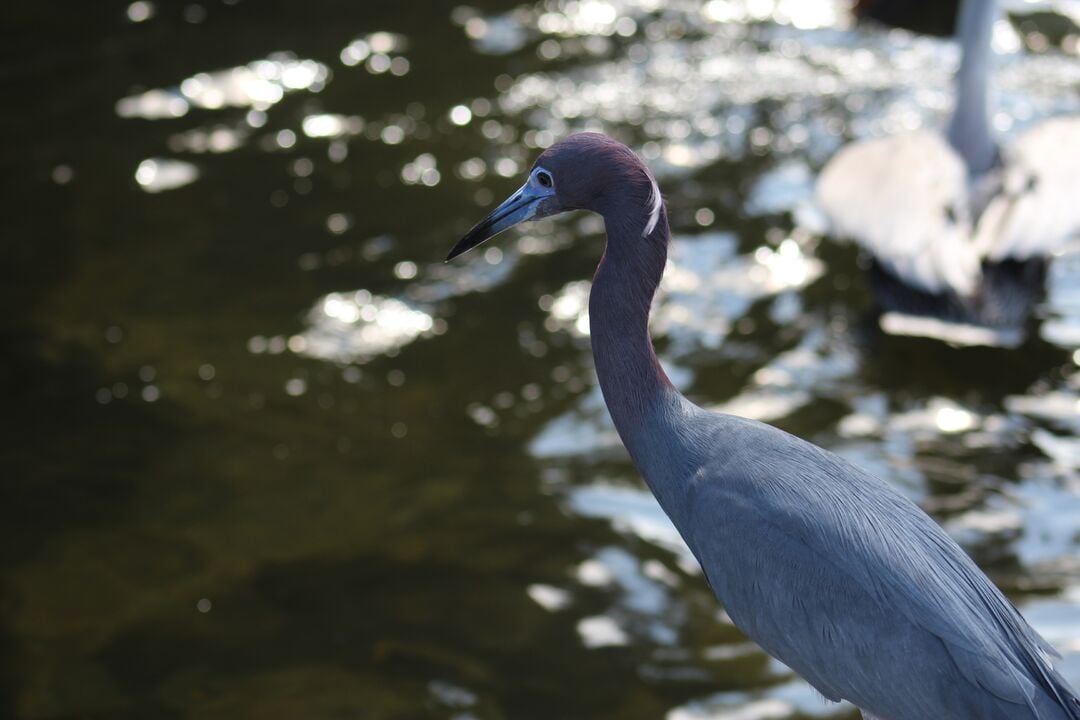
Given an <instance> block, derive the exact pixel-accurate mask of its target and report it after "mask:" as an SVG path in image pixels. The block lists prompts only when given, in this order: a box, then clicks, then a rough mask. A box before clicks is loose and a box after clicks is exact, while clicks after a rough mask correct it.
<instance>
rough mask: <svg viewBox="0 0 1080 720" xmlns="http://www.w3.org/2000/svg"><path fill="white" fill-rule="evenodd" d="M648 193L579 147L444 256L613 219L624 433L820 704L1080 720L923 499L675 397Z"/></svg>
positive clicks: (605, 350) (656, 230) (745, 611)
mask: <svg viewBox="0 0 1080 720" xmlns="http://www.w3.org/2000/svg"><path fill="white" fill-rule="evenodd" d="M654 187H655V181H654V180H653V178H652V176H651V174H650V173H649V171H648V170H647V169H646V167H645V166H644V164H643V163H641V161H640V160H638V158H637V157H636V156H635V155H634V154H633V153H632V152H630V151H629V150H628V149H627V148H626V147H625V146H623V145H621V144H619V143H617V142H615V141H613V140H611V139H609V138H607V137H605V136H603V135H596V134H581V135H574V136H571V137H569V138H567V139H566V140H563V141H562V142H560V143H558V144H557V145H555V146H554V147H552V148H551V149H549V150H547V151H545V152H544V153H543V154H542V155H541V156H540V158H539V159H538V160H537V162H536V164H535V165H534V167H533V170H532V172H531V173H530V176H529V181H528V182H527V183H526V184H525V185H524V186H523V187H522V188H521V189H520V190H518V191H517V192H516V193H514V195H512V196H511V197H510V198H509V199H508V200H507V201H506V202H505V203H503V204H502V205H500V206H499V207H498V208H496V210H495V211H493V212H492V213H491V215H489V216H488V217H487V218H485V220H483V221H481V223H479V224H478V225H477V226H476V227H475V228H473V230H472V231H470V232H469V233H468V234H467V235H466V236H465V237H464V238H463V239H462V240H461V241H460V242H459V243H458V244H457V246H455V248H454V249H453V250H452V251H451V253H450V258H452V257H454V256H456V255H458V254H460V253H462V252H465V251H466V250H468V249H470V248H472V247H474V246H475V245H478V244H479V243H481V242H483V241H484V240H486V239H487V238H489V237H491V236H492V235H494V234H496V233H497V232H500V231H501V230H503V229H506V228H507V227H510V226H512V225H514V224H516V223H517V222H520V221H522V220H525V219H530V218H536V217H543V216H546V215H553V214H556V213H559V212H563V211H566V210H572V209H586V210H591V211H594V212H598V213H600V214H601V215H602V216H603V217H604V220H605V225H606V228H607V233H608V242H607V247H606V250H605V253H604V257H603V259H602V260H601V262H600V265H599V267H598V268H597V272H596V276H595V278H594V281H593V288H592V293H591V296H590V299H589V312H590V327H591V330H592V343H593V357H594V359H595V364H596V371H597V376H598V379H599V381H600V386H601V389H602V390H603V394H604V400H605V402H606V403H607V406H608V410H609V412H610V413H611V417H612V420H613V421H614V423H615V427H616V428H617V430H618V432H619V435H620V437H621V438H622V440H623V443H624V444H625V445H626V448H627V450H628V451H629V453H630V455H631V457H632V458H633V460H634V462H635V464H636V465H637V467H638V468H639V469H640V471H641V473H642V475H643V477H644V478H645V481H646V483H647V484H648V485H649V488H650V489H651V490H652V492H653V493H654V495H655V496H656V497H657V499H658V501H659V502H660V505H661V506H662V507H663V509H664V511H665V512H666V513H667V514H668V516H669V517H670V518H671V520H672V522H673V523H674V525H675V527H676V528H677V529H678V530H679V532H680V533H681V535H682V537H683V539H684V540H685V541H686V544H687V545H688V546H689V547H690V549H691V551H692V552H693V553H694V555H695V557H696V558H697V559H698V561H699V562H700V564H701V566H702V568H703V569H704V572H705V575H706V577H707V578H708V581H709V583H710V585H711V586H712V588H713V590H714V592H715V593H716V595H717V597H718V598H719V599H720V601H721V602H722V603H723V605H724V607H725V609H726V610H727V612H728V614H729V615H730V616H731V618H732V619H733V620H734V622H735V624H736V625H737V626H738V627H739V628H740V629H741V630H742V631H743V632H744V633H746V635H747V636H748V637H750V638H751V639H753V640H754V641H756V642H757V643H758V644H760V645H761V647H763V648H764V649H765V650H766V651H767V652H769V653H770V654H772V655H774V656H775V657H777V658H779V659H780V660H782V661H783V662H784V663H786V664H787V665H788V666H790V667H791V668H792V669H794V670H795V671H796V672H798V673H799V674H800V675H801V676H802V677H804V678H805V679H806V680H807V681H808V682H810V684H812V685H813V686H814V687H815V688H817V690H818V691H820V692H821V694H822V695H824V696H825V697H826V698H829V699H830V700H840V699H846V700H849V701H851V702H852V703H854V704H855V705H857V706H858V707H860V708H861V709H862V710H863V711H864V714H865V715H866V716H867V717H877V718H880V719H881V720H927V719H928V718H935V719H937V720H949V719H953V720H972V719H973V718H980V719H987V720H1006V719H1007V720H1017V719H1029V720H1033V719H1038V720H1080V701H1078V700H1077V696H1076V694H1075V692H1074V691H1073V690H1071V689H1070V688H1069V687H1068V686H1067V684H1066V683H1065V681H1064V680H1063V679H1062V678H1061V677H1060V676H1059V675H1058V674H1057V673H1056V671H1055V670H1054V669H1053V667H1052V666H1051V663H1050V656H1051V655H1053V654H1054V652H1053V649H1052V648H1051V647H1050V645H1049V644H1048V643H1047V642H1046V641H1045V640H1043V639H1042V638H1041V637H1040V636H1039V635H1038V634H1037V633H1036V632H1035V631H1034V630H1033V629H1032V628H1031V627H1030V626H1029V625H1028V624H1027V623H1026V622H1025V621H1024V619H1023V617H1021V615H1020V614H1019V612H1018V611H1017V610H1016V609H1015V608H1014V607H1013V606H1012V605H1011V604H1010V603H1009V601H1008V600H1007V599H1006V598H1005V597H1004V596H1003V595H1002V594H1001V592H1000V591H999V590H998V589H997V588H996V587H995V586H994V585H993V584H992V583H991V582H990V581H989V579H987V577H986V576H985V575H984V574H983V573H982V572H981V571H980V570H979V569H978V567H977V566H976V565H975V564H974V562H972V560H971V559H970V558H969V557H968V556H967V555H966V554H965V553H964V552H963V551H962V550H961V549H960V547H959V546H957V545H956V543H954V542H953V541H952V540H951V539H950V538H949V537H948V535H946V534H945V533H944V532H943V531H942V530H941V529H940V528H939V527H938V526H937V525H936V524H935V523H934V522H933V520H931V519H930V518H929V517H928V516H927V515H926V514H925V513H923V512H922V511H921V510H920V509H919V508H918V507H917V506H916V505H915V504H913V503H912V502H911V501H909V500H908V499H906V498H905V497H904V496H903V495H901V494H900V493H898V492H897V491H896V490H895V489H893V488H892V487H891V486H890V485H888V484H887V483H885V482H883V481H881V480H879V479H877V478H875V477H874V476H872V475H870V474H869V473H866V472H865V471H863V470H861V469H859V468H858V467H855V466H854V465H852V464H850V463H848V462H847V461H845V460H843V459H841V458H840V457H838V456H836V455H834V454H832V453H829V452H827V451H825V450H822V449H821V448H818V447H816V446H814V445H811V444H810V443H807V442H805V441H803V440H800V439H798V438H796V437H794V436H792V435H789V434H787V433H785V432H782V431H781V430H778V429H776V428H773V427H771V426H768V425H764V424H761V423H757V422H753V421H750V420H746V419H742V418H738V417H734V416H730V415H724V414H720V413H715V412H708V411H705V410H702V409H701V408H698V407H696V406H695V405H693V404H692V403H691V402H690V401H689V400H687V399H686V398H685V397H683V396H682V395H681V394H680V393H679V392H678V391H677V390H676V389H675V388H674V387H673V386H672V385H671V383H670V382H669V381H668V379H667V377H666V376H665V374H664V372H663V370H662V369H661V368H660V365H659V363H658V361H657V358H656V355H655V352H654V350H653V347H652V344H651V342H650V340H649V332H648V317H649V309H650V305H651V301H652V297H653V294H654V292H655V290H656V287H657V285H658V283H659V281H660V277H661V275H662V273H663V270H664V264H665V261H666V257H667V245H668V242H669V239H670V231H669V228H668V223H667V214H666V210H665V209H664V207H663V205H662V204H661V205H660V206H659V208H658V209H657V210H653V208H654V207H655V203H654V197H655V195H654V194H655V192H656V191H655V190H654ZM448 259H449V258H448Z"/></svg>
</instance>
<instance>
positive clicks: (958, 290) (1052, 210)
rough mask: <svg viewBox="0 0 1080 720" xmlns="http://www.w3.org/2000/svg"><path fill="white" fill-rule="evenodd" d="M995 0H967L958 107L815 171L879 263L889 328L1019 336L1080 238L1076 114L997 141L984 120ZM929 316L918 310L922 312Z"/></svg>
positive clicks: (1079, 121) (843, 221) (960, 337)
mask: <svg viewBox="0 0 1080 720" xmlns="http://www.w3.org/2000/svg"><path fill="white" fill-rule="evenodd" d="M999 14H1000V10H999V8H998V6H997V2H996V0H963V2H962V3H961V6H960V13H959V17H958V30H959V39H960V43H961V47H962V51H963V55H962V60H961V62H960V68H959V70H958V71H957V74H956V80H955V91H956V105H955V108H954V110H953V115H952V118H951V120H950V121H949V124H948V128H947V130H946V132H945V133H944V134H942V133H939V132H934V131H929V130H923V131H917V132H910V133H904V134H899V135H894V136H891V137H886V138H880V139H870V140H861V141H858V142H854V143H852V144H850V145H847V146H845V147H844V148H842V149H841V150H840V151H839V152H838V153H837V154H836V155H835V156H834V157H833V158H832V159H831V160H830V161H829V163H828V164H827V165H826V166H825V168H824V170H823V171H822V173H821V176H820V178H819V180H818V185H817V197H818V202H819V204H820V205H821V207H822V209H823V210H824V211H825V213H826V215H827V216H828V217H829V220H830V224H831V231H832V233H833V234H835V235H839V236H845V237H850V238H853V239H854V240H856V241H857V242H858V244H859V245H861V246H862V247H863V248H864V249H865V250H867V251H868V252H869V253H870V254H871V255H872V256H873V258H874V261H875V263H874V271H873V275H872V278H873V284H874V286H875V290H876V291H877V295H878V299H879V302H880V303H881V305H882V310H883V315H882V318H881V322H882V327H883V328H884V329H886V330H887V331H889V330H892V331H897V332H904V333H913V334H921V335H934V336H940V337H943V338H944V339H947V340H950V341H955V342H961V343H963V342H968V343H975V344H993V345H1015V344H1018V343H1019V342H1020V341H1021V340H1022V338H1023V335H1024V330H1023V329H1024V326H1025V325H1026V321H1027V318H1028V316H1029V314H1030V312H1031V309H1032V307H1033V306H1034V305H1035V303H1037V302H1038V300H1039V299H1041V297H1042V293H1043V279H1044V276H1045V265H1046V259H1047V257H1048V256H1050V255H1051V254H1053V253H1054V252H1055V251H1056V250H1058V249H1060V248H1061V247H1062V246H1063V245H1064V244H1065V243H1066V242H1067V241H1068V240H1070V239H1071V238H1073V237H1075V236H1077V235H1080V117H1060V118H1053V119H1050V120H1046V121H1044V122H1043V123H1041V124H1040V125H1038V126H1036V127H1034V128H1033V129H1030V130H1028V131H1026V132H1024V133H1023V134H1021V135H1020V136H1019V137H1017V138H1016V139H1015V140H1013V141H1012V142H1011V143H1009V144H1006V145H1003V146H1001V145H999V144H998V143H997V142H996V141H995V139H994V136H993V134H992V132H991V129H990V121H989V84H990V71H991V64H992V59H993V56H992V50H991V36H992V34H993V27H994V23H995V22H996V20H997V19H998V17H999ZM920 317H921V319H918V318H920Z"/></svg>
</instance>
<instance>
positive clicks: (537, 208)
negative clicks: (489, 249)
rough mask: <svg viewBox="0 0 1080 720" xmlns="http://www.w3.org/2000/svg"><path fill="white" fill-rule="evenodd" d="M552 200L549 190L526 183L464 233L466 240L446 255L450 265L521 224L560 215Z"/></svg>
mask: <svg viewBox="0 0 1080 720" xmlns="http://www.w3.org/2000/svg"><path fill="white" fill-rule="evenodd" d="M553 199H554V191H552V190H551V189H550V188H544V187H539V186H538V185H536V184H535V183H533V182H532V181H529V182H526V183H525V184H524V185H522V186H521V187H520V188H518V190H517V192H515V193H514V194H513V195H511V196H510V197H508V198H507V199H506V200H505V201H503V203H502V204H501V205H499V207H497V208H495V209H494V210H492V211H491V213H490V214H488V216H487V217H486V218H484V219H483V220H481V221H480V222H478V223H476V225H475V226H474V227H473V229H472V230H470V231H469V232H467V233H465V237H463V238H461V240H458V243H457V245H455V246H454V249H453V250H451V251H450V254H449V255H447V256H446V260H447V262H449V261H450V260H453V259H454V258H456V257H457V256H458V255H461V254H462V253H465V252H468V251H469V250H472V249H473V248H474V247H476V246H477V245H479V244H480V243H482V242H484V241H485V240H488V239H490V238H492V237H494V236H496V235H498V234H499V233H501V232H502V231H503V230H507V229H509V228H512V227H513V226H515V225H517V224H518V223H522V222H525V221H526V220H531V219H532V218H534V217H537V218H540V217H546V216H547V215H551V214H553V211H554V212H557V210H555V209H554V208H552V207H550V206H551V204H552V203H551V202H550V201H551V200H553ZM545 201H549V202H545Z"/></svg>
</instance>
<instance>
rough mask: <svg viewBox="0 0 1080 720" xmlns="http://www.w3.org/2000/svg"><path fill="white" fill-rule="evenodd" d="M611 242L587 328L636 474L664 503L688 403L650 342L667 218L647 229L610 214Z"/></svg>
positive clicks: (610, 408) (592, 297)
mask: <svg viewBox="0 0 1080 720" xmlns="http://www.w3.org/2000/svg"><path fill="white" fill-rule="evenodd" d="M604 220H605V224H606V226H607V233H608V243H607V249H606V250H605V252H604V257H603V259H602V260H601V261H600V266H599V267H598V268H597V271H596V276H595V277H594V278H593V286H592V292H591V294H590V296H589V327H590V332H591V335H592V350H593V359H594V362H595V364H596V374H597V377H598V378H599V380H600V389H601V390H602V391H603V394H604V402H605V403H606V404H607V407H608V412H609V413H610V414H611V419H612V420H613V421H614V423H615V428H616V429H617V430H618V431H619V436H620V437H621V438H622V441H623V444H624V445H626V449H627V450H628V451H629V452H630V456H631V457H632V458H633V459H634V462H635V464H636V465H637V466H638V469H639V470H641V472H642V475H644V476H645V479H646V481H647V482H648V483H649V485H650V486H652V487H653V490H654V492H655V493H656V494H657V496H658V497H660V499H661V503H664V495H665V494H666V492H665V490H664V488H661V487H658V485H666V484H667V483H666V482H665V481H664V480H663V478H664V477H665V476H666V475H668V474H669V473H670V472H671V471H670V469H668V465H667V464H669V463H673V462H676V461H678V462H682V461H683V460H679V457H680V453H679V452H678V446H679V444H680V442H681V441H680V440H679V437H680V435H681V433H680V421H681V419H682V416H683V413H684V412H685V410H684V405H683V403H684V401H683V398H682V396H681V395H680V394H679V392H678V391H677V390H676V389H675V388H674V387H673V386H672V384H671V382H670V381H669V380H668V377H667V375H666V374H665V373H664V371H663V369H662V368H661V367H660V363H659V361H658V360H657V357H656V352H655V350H654V349H653V346H652V341H651V340H650V338H649V310H650V308H651V306H652V299H653V295H654V294H655V292H656V288H657V286H658V285H659V283H660V278H661V276H662V275H663V272H664V265H665V263H666V260H667V244H668V239H669V236H670V231H669V229H668V224H667V215H666V212H665V211H663V210H662V211H661V216H660V218H659V222H657V223H656V227H655V228H654V229H653V231H652V232H651V233H650V234H649V235H648V236H647V237H643V236H642V232H643V229H644V228H643V227H641V226H640V225H638V224H634V223H632V222H627V221H625V220H623V219H621V217H620V215H619V214H618V213H610V214H605V218H604Z"/></svg>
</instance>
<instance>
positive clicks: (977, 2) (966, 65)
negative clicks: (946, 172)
mask: <svg viewBox="0 0 1080 720" xmlns="http://www.w3.org/2000/svg"><path fill="white" fill-rule="evenodd" d="M998 15H999V9H998V6H997V0H962V1H961V3H960V14H959V17H958V18H957V26H958V35H959V39H960V46H961V50H962V56H961V60H960V68H959V70H957V72H956V78H955V89H956V107H955V109H954V110H953V116H952V120H951V121H950V122H949V128H948V139H949V143H950V144H951V145H952V146H953V148H955V149H956V151H957V152H958V153H959V154H960V156H961V157H962V158H963V159H964V162H965V163H966V164H967V168H968V172H969V173H970V174H972V175H978V174H981V173H984V172H986V171H987V170H990V169H991V168H992V167H993V166H994V164H995V163H996V161H997V145H996V143H995V142H994V139H993V137H992V136H991V133H990V106H989V103H990V96H989V95H990V73H991V69H992V68H991V66H992V60H993V50H992V48H991V39H992V38H993V34H994V23H995V21H996V20H997V18H998Z"/></svg>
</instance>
